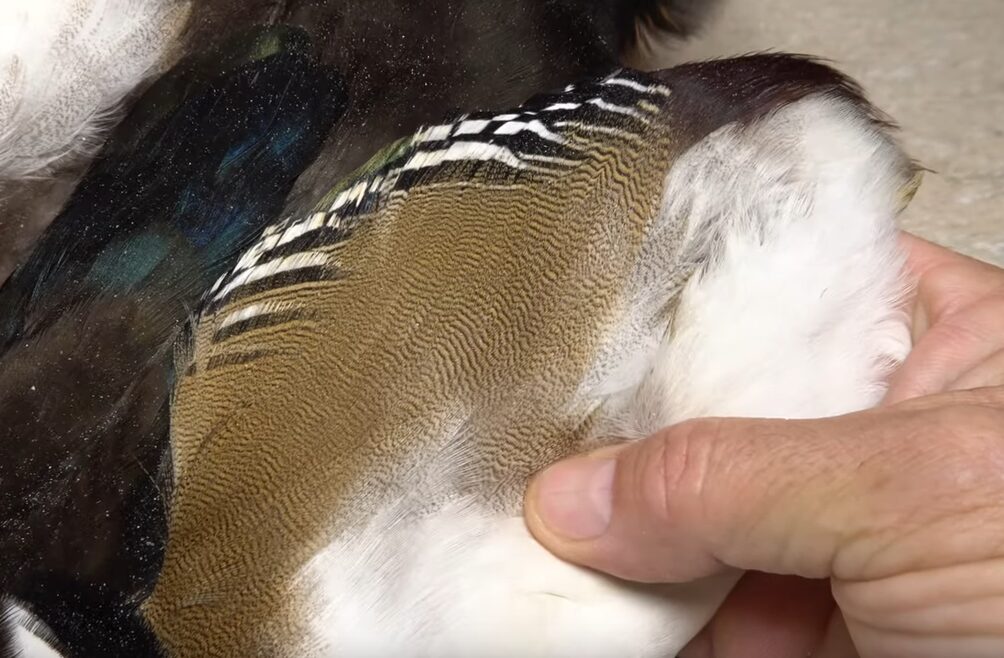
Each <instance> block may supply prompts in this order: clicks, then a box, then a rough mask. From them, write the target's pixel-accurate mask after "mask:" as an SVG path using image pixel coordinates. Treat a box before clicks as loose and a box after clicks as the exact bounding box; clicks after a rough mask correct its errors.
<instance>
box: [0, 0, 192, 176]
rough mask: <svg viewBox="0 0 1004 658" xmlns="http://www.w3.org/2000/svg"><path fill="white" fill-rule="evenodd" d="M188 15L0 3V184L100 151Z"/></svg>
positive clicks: (128, 5)
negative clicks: (121, 107) (119, 109)
mask: <svg viewBox="0 0 1004 658" xmlns="http://www.w3.org/2000/svg"><path fill="white" fill-rule="evenodd" d="M188 11H189V2H188V0H3V1H2V2H0V179H3V178H17V177H25V176H38V175H43V174H44V173H45V170H46V169H47V168H48V167H49V166H50V165H52V164H53V163H55V162H56V161H57V160H59V159H61V158H63V157H64V156H67V155H68V154H74V153H79V154H86V153H89V152H92V151H93V150H95V149H96V148H97V147H98V146H100V144H101V142H102V141H103V133H104V131H105V129H106V128H107V126H108V124H109V123H110V121H109V119H110V116H111V113H113V112H114V110H115V108H116V106H117V104H118V103H120V101H121V100H122V99H123V98H124V97H125V96H126V95H127V94H128V93H129V92H130V91H132V90H133V89H134V88H135V87H136V86H137V85H138V84H139V83H140V82H142V81H143V79H144V78H145V77H146V76H148V75H149V74H150V73H151V72H152V71H153V70H154V69H155V68H156V67H157V66H158V65H159V64H161V63H162V62H163V61H164V59H165V58H166V57H167V56H168V54H169V52H170V48H171V44H172V42H173V41H174V38H175V37H176V36H177V35H178V34H179V33H180V31H181V29H182V28H183V26H184V23H185V20H186V19H187V16H188Z"/></svg>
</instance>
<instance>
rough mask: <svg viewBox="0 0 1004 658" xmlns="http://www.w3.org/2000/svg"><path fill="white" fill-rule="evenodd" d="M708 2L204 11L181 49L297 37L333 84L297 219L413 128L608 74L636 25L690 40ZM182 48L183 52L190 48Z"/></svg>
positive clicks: (351, 2)
mask: <svg viewBox="0 0 1004 658" xmlns="http://www.w3.org/2000/svg"><path fill="white" fill-rule="evenodd" d="M717 4H718V2H717V0H499V1H494V2H493V1H486V0H407V1H405V0H379V1H374V0H257V1H253V2H247V1H245V0H212V1H210V2H207V3H205V4H204V5H202V6H201V7H199V8H198V9H197V15H196V16H195V17H194V18H193V21H192V24H191V25H190V28H189V31H188V34H187V36H186V37H185V38H186V42H187V43H188V44H198V43H202V42H204V41H205V40H206V39H209V38H212V36H213V35H215V34H218V33H219V32H220V31H221V30H226V29H228V28H229V26H232V25H234V24H241V23H242V22H246V21H261V20H274V21H280V22H286V23H289V24H292V25H297V26H300V27H303V28H304V29H305V30H307V31H308V32H310V33H311V34H312V35H313V36H314V37H315V42H316V43H317V44H318V46H317V47H318V52H319V55H320V56H321V57H322V58H323V59H324V60H325V61H328V62H331V63H333V64H334V65H335V66H336V68H337V69H338V70H339V71H342V72H344V74H345V76H346V78H347V82H348V85H349V97H350V106H349V109H348V111H347V112H346V115H345V117H344V118H343V120H342V121H341V122H340V123H339V126H338V128H337V129H336V130H335V131H333V132H332V134H331V136H330V137H329V138H328V140H327V143H326V144H325V145H324V148H323V151H322V154H321V156H320V157H319V158H318V159H317V161H316V162H315V163H314V164H313V165H312V166H311V167H310V168H309V169H308V170H307V171H306V172H305V173H304V175H303V176H302V177H301V178H300V179H299V180H298V181H297V184H296V187H295V188H294V192H293V195H292V197H291V199H290V203H289V204H288V205H287V208H286V214H299V213H303V212H307V211H308V210H309V209H310V207H311V206H312V205H313V203H314V201H316V199H318V198H319V197H320V196H322V195H323V194H324V193H325V192H327V190H328V188H329V187H330V184H331V181H333V180H339V179H340V178H342V177H343V176H346V175H348V174H350V173H351V172H352V171H354V170H355V169H356V168H357V167H359V166H360V165H362V164H363V163H364V162H366V160H368V159H369V157H370V155H372V153H373V152H374V151H375V150H377V149H378V148H380V147H381V146H383V145H384V144H388V143H390V142H391V141H393V140H395V139H399V138H401V137H404V136H406V135H409V134H411V133H413V132H414V131H415V130H417V129H418V128H419V127H421V126H423V125H428V124H431V123H436V122H439V121H442V120H445V119H447V118H448V117H449V116H451V115H455V114H457V113H461V112H473V111H477V110H485V109H489V108H497V107H511V106H515V105H517V104H519V103H520V102H522V101H523V100H524V99H526V98H527V97H528V96H531V95H532V94H534V93H538V92H541V91H544V90H547V89H555V88H559V87H563V86H564V85H565V84H567V83H568V82H570V81H572V80H574V79H577V78H580V77H583V76H589V75H594V74H599V73H601V72H604V71H607V70H609V69H610V68H612V67H614V66H616V65H617V64H618V63H619V61H620V60H621V58H622V56H623V55H625V54H626V53H627V52H628V51H629V50H630V49H631V48H632V47H633V46H634V44H635V42H636V36H637V31H638V25H639V24H645V25H649V26H650V27H651V28H653V29H654V30H656V31H657V32H658V33H660V34H662V35H664V36H669V37H675V38H683V37H687V36H690V35H692V34H694V33H695V32H696V31H697V30H698V28H699V27H700V26H701V25H702V24H703V20H704V18H705V17H706V16H707V15H708V14H709V13H710V10H711V9H712V8H713V7H715V6H716V5H717ZM189 47H191V46H189Z"/></svg>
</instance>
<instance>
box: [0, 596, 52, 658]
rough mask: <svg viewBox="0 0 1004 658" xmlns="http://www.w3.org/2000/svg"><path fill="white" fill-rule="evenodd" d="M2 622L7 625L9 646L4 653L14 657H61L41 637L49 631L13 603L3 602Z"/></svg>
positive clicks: (48, 633) (49, 633)
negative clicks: (9, 639)
mask: <svg viewBox="0 0 1004 658" xmlns="http://www.w3.org/2000/svg"><path fill="white" fill-rule="evenodd" d="M4 605H5V609H4V610H3V611H2V618H3V622H4V623H5V624H6V625H7V626H8V632H9V635H10V638H11V642H12V644H11V646H8V647H4V648H5V649H6V650H7V651H8V652H9V654H8V653H5V654H4V655H10V656H14V657H16V658H62V654H61V653H59V652H58V651H56V650H55V649H53V648H52V646H51V645H49V643H48V642H46V641H45V640H44V639H42V636H43V635H51V632H49V630H48V629H47V628H46V627H45V626H44V625H43V624H42V622H40V621H39V620H38V619H36V618H35V616H34V615H32V614H31V613H30V612H28V611H27V610H25V609H24V608H22V607H21V606H19V605H17V604H14V603H5V604H4Z"/></svg>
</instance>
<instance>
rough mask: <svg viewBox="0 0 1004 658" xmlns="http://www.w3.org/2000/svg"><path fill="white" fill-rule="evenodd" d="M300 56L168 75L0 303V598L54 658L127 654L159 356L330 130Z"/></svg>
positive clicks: (159, 445) (286, 39)
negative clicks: (67, 653)
mask: <svg viewBox="0 0 1004 658" xmlns="http://www.w3.org/2000/svg"><path fill="white" fill-rule="evenodd" d="M309 48H310V44H309V40H308V38H307V37H306V36H305V35H304V34H303V33H302V32H300V31H298V30H291V29H287V28H270V29H265V30H256V31H254V32H253V33H250V34H246V35H243V36H241V37H238V38H236V39H235V40H234V41H232V42H231V43H229V44H227V45H225V46H223V47H222V48H221V49H220V50H218V51H217V50H214V51H211V52H209V53H207V54H204V55H200V56H198V57H195V58H190V59H188V60H185V61H183V62H182V63H180V64H179V65H177V66H176V67H175V68H174V69H173V70H172V71H171V72H169V73H168V74H167V75H166V76H165V77H164V78H162V79H161V80H160V81H159V82H158V83H157V84H155V85H154V86H153V87H152V88H151V89H150V90H149V91H148V92H147V93H146V94H144V96H143V97H142V99H141V100H140V101H139V103H138V104H137V105H136V106H135V107H134V109H133V110H132V112H131V113H130V115H129V116H128V117H127V118H126V119H125V121H124V122H123V123H122V124H121V125H120V126H119V127H118V128H117V129H116V130H115V131H114V133H113V134H112V136H111V138H110V139H109V141H108V143H107V144H106V146H105V148H104V149H103V151H102V153H101V154H100V155H99V156H98V158H97V160H96V161H95V163H94V164H93V166H92V167H91V169H90V171H89V172H88V173H87V175H86V176H85V178H84V179H83V181H82V182H81V183H80V185H79V186H78V187H77V189H76V191H75V193H74V194H73V196H72V197H71V199H70V201H69V202H68V204H67V205H66V207H65V208H64V210H63V212H62V213H61V214H60V215H59V216H58V217H57V218H56V220H55V221H54V222H53V224H52V225H51V226H50V227H49V229H48V230H47V231H46V233H45V234H44V235H43V237H42V239H41V240H40V242H39V244H38V245H37V246H36V248H35V250H34V252H33V254H32V256H31V257H30V259H29V260H28V262H27V263H25V265H24V266H22V267H21V268H20V269H19V270H17V271H16V272H15V273H14V275H12V277H11V278H10V279H9V280H8V281H7V283H6V284H5V285H4V287H3V289H2V290H0V310H2V313H3V315H2V319H0V427H2V428H3V431H4V435H3V440H4V446H3V452H4V458H3V460H0V524H2V528H0V584H2V585H3V588H4V590H5V591H6V592H7V593H10V594H13V595H14V596H15V597H17V598H18V599H19V600H21V601H24V602H25V603H26V604H27V605H28V607H30V608H32V609H33V610H34V611H35V612H37V613H38V614H39V616H40V617H42V618H43V619H44V621H45V622H46V623H47V624H49V625H50V626H52V627H53V630H54V631H56V634H57V636H58V637H59V638H60V640H61V642H62V643H64V644H66V645H67V646H68V647H69V648H70V649H71V650H72V651H71V653H73V654H74V655H116V654H117V653H122V654H124V655H136V653H135V651H137V650H138V649H139V647H142V646H143V645H142V642H141V640H140V638H141V636H142V632H141V631H140V630H137V629H132V630H131V629H129V628H128V626H127V625H126V626H125V627H122V626H121V624H123V623H124V622H123V621H122V620H124V619H125V618H126V616H127V613H128V610H129V608H130V605H131V604H132V603H133V602H134V601H135V599H136V597H137V595H139V594H141V593H142V592H143V591H145V590H146V589H147V588H148V587H149V586H150V585H151V583H152V579H153V578H154V577H155V575H156V573H157V569H158V567H159V562H160V557H161V550H162V543H163V533H164V531H165V514H166V505H167V503H166V500H165V495H164V494H165V492H164V491H163V490H162V489H161V487H162V484H163V482H165V481H166V480H164V479H162V478H161V475H162V473H158V469H161V468H163V465H162V455H163V454H164V447H165V442H166V439H167V414H166V410H167V401H168V396H169V391H170V390H171V385H172V380H173V375H172V371H173V359H174V355H173V345H174V342H175V339H176V337H177V335H178V333H179V331H180V330H181V328H182V327H183V326H184V324H185V322H186V321H187V320H188V317H189V315H190V314H191V312H192V311H193V310H194V308H195V307H196V306H197V305H198V302H199V300H200V298H201V297H202V295H203V293H204V291H205V290H206V289H207V288H208V287H209V286H210V285H212V283H213V282H214V280H215V279H216V278H217V277H218V276H219V275H220V274H222V273H223V272H224V271H225V270H226V269H227V268H228V267H230V266H231V265H232V258H233V256H234V255H235V254H237V253H239V252H240V251H241V250H242V248H244V247H245V246H246V244H247V242H248V240H251V239H253V238H255V237H256V236H257V234H258V232H259V231H260V230H261V228H262V226H263V225H264V224H266V223H268V222H270V221H272V220H274V219H275V217H276V215H277V214H278V212H279V210H280V209H281V206H282V203H283V201H284V199H285V197H286V196H287V193H288V192H289V189H290V187H291V185H292V183H293V181H294V180H295V178H296V177H297V176H298V175H299V173H300V172H301V171H302V170H303V168H304V167H305V166H307V164H309V163H310V162H311V161H312V160H313V158H314V157H315V156H316V154H317V152H318V149H319V147H320V144H321V142H322V140H323V139H324V137H325V136H326V134H327V133H328V131H329V129H330V128H331V126H332V125H333V123H334V122H335V121H336V120H337V119H338V118H339V117H340V116H341V114H342V111H343V109H344V106H345V93H344V86H343V83H342V82H341V79H340V78H339V77H338V76H337V75H336V74H335V73H334V72H333V69H331V67H329V66H326V65H322V64H320V63H318V62H317V61H316V60H315V59H314V58H313V57H312V56H311V55H310V54H309ZM119 627H122V632H121V633H120V634H116V632H115V629H116V628H119ZM133 630H135V632H133ZM130 633H132V636H130ZM138 641H139V642H140V644H136V642H138ZM124 645H128V647H129V648H128V649H126V648H124Z"/></svg>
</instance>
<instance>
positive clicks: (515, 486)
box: [141, 54, 918, 658]
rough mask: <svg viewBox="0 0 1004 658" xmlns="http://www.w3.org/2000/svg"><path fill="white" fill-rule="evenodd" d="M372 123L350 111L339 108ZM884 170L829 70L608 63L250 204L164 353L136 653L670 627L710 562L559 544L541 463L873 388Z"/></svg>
mask: <svg viewBox="0 0 1004 658" xmlns="http://www.w3.org/2000/svg"><path fill="white" fill-rule="evenodd" d="M373 120H374V121H378V120H379V119H378V117H374V118H373ZM917 180H918V179H917V168H916V167H915V166H914V164H913V163H912V161H911V160H910V159H909V158H907V157H906V156H905V155H904V153H903V152H902V150H901V149H900V148H899V146H898V145H897V143H896V142H895V141H894V139H893V138H892V137H891V136H890V127H889V124H888V123H887V122H886V121H885V120H884V119H883V118H882V116H881V115H880V114H879V113H878V112H877V111H876V110H875V109H874V108H872V106H870V105H869V104H868V102H867V101H866V100H865V99H864V97H863V96H862V93H861V91H860V89H859V88H858V87H857V86H856V85H855V84H854V83H853V82H852V81H850V80H848V79H847V78H846V77H844V76H842V75H841V74H840V73H838V72H836V71H834V70H833V69H831V68H829V67H827V66H825V65H823V64H820V63H818V62H815V61H813V60H810V59H806V58H802V57H795V56H788V55H780V54H778V55H755V56H748V57H742V58H737V59H728V60H720V61H712V62H706V63H698V64H691V65H684V66H680V67H676V68H672V69H668V70H663V71H658V72H654V73H648V74H647V73H641V72H638V71H632V70H624V69H614V70H612V71H608V72H606V73H605V74H602V75H598V76H591V77H587V78H585V79H583V80H580V81H577V82H574V83H572V84H569V85H568V86H565V87H562V88H559V89H558V90H557V91H555V92H553V93H546V94H543V95H537V96H533V97H532V98H531V99H530V100H528V101H526V102H525V103H523V104H522V105H520V106H518V107H516V108H514V109H512V108H505V107H502V108H500V109H498V110H497V111H490V112H475V113H470V114H464V115H461V116H460V117H459V118H456V119H454V120H451V121H446V122H442V123H436V124H432V125H429V126H427V127H424V128H422V129H420V130H419V131H417V132H416V133H414V134H413V135H412V136H410V137H408V138H405V139H403V140H400V141H397V142H394V143H392V144H391V145H389V146H388V147H387V148H385V149H384V150H382V151H381V152H380V153H379V154H378V155H376V156H375V157H374V158H373V159H372V160H370V161H369V163H368V164H366V165H365V166H364V167H362V168H361V169H360V170H359V171H357V172H356V173H355V174H354V175H353V176H350V177H348V178H347V179H345V180H344V181H343V182H341V183H339V184H337V185H336V186H335V187H334V188H333V189H330V191H329V192H328V193H327V194H325V195H323V196H322V197H321V198H319V199H318V200H316V201H315V205H314V207H313V208H312V209H310V210H309V211H307V212H304V213H302V214H299V215H295V216H291V217H288V218H285V219H283V220H282V221H278V222H276V223H274V224H273V225H271V226H269V227H268V228H267V229H265V230H264V232H263V233H262V234H261V236H260V237H259V239H258V240H257V242H256V243H255V244H254V245H253V246H251V247H250V248H249V249H248V250H247V251H245V252H244V253H243V255H242V256H241V257H240V259H239V261H238V262H237V264H236V265H235V266H234V267H233V268H232V269H231V270H230V271H229V272H228V273H227V274H226V275H224V276H223V277H221V278H220V279H219V280H218V281H217V282H216V283H215V284H214V285H213V286H212V288H211V289H210V291H209V293H208V295H207V297H206V298H205V301H204V305H203V308H202V309H201V311H200V313H199V316H198V318H197V320H196V321H195V325H194V330H193V332H192V334H191V337H190V340H189V341H188V342H186V343H184V344H182V345H181V347H180V348H179V350H180V355H179V362H180V363H181V364H183V366H181V367H180V371H179V380H178V383H177V388H176V390H175V397H174V402H173V404H172V407H171V451H172V464H173V471H172V484H171V490H172V496H171V498H170V524H169V533H168V545H167V553H166V557H165V560H164V565H163V569H162V571H161V574H160V577H159V579H158V582H157V584H156V587H155V589H154V591H153V594H152V595H151V596H150V597H149V598H148V599H147V600H146V601H145V602H144V603H143V605H142V606H141V614H142V617H143V619H144V620H145V622H147V623H148V624H149V628H150V629H151V634H152V636H153V637H154V638H155V642H156V643H157V644H158V645H159V649H160V650H161V651H163V652H164V653H165V655H168V656H172V657H178V658H187V657H201V656H251V655H255V656H275V657H285V656H290V657H293V656H296V657H314V656H317V657H329V656H339V657H343V656H344V657H357V656H437V657H461V656H475V655H476V656H499V657H502V656H568V657H573V656H574V657H577V658H578V657H582V656H596V657H601V656H635V657H649V656H651V657H657V656H659V657H661V656H671V655H675V652H676V651H677V650H679V648H680V647H681V646H682V645H683V644H684V643H685V642H687V641H688V640H689V639H690V638H691V637H692V636H693V635H694V634H695V633H696V632H697V631H698V630H699V628H700V627H701V626H702V625H703V624H704V623H705V622H706V620H707V619H708V618H709V616H710V615H711V614H712V612H713V610H714V609H715V607H716V606H717V605H718V604H719V603H720V602H721V600H722V599H723V597H724V596H725V594H726V592H727V591H728V589H729V588H730V587H731V585H732V584H733V583H734V581H735V579H736V577H737V574H727V575H724V576H721V577H716V578H712V579H709V580H705V581H702V582H697V583H692V584H689V585H673V586H655V585H653V586H643V585H638V584H628V583H624V582H620V581H617V580H614V579H610V578H607V577H603V576H600V575H598V574H596V573H594V572H591V571H589V570H584V569H580V568H578V567H575V566H573V565H570V564H567V563H564V562H562V561H560V560H558V559H557V558H555V557H554V556H552V555H551V554H549V553H547V552H546V551H545V550H544V549H543V548H541V547H540V546H539V545H538V544H537V543H536V542H535V541H534V540H533V539H532V537H531V536H530V535H529V534H528V532H527V530H526V528H525V526H524V525H523V522H522V518H521V516H520V511H521V497H522V492H523V490H524V487H525V484H526V481H527V478H528V477H529V476H530V475H531V474H532V473H534V472H536V471H538V470H539V469H541V468H543V467H544V466H546V465H547V464H549V463H551V462H552V461H554V460H557V459H559V458H562V457H565V456H567V455H569V454H572V453H574V452H576V451H580V450H584V449H587V448H592V447H597V446H601V445H604V444H606V443H608V442H610V441H612V440H631V439H633V438H637V437H640V436H644V435H646V434H647V433H649V432H652V431H654V430H656V429H658V428H661V427H663V426H665V425H667V424H670V423H674V422H677V421H681V420H684V419H686V418H691V417H695V416H713V415H722V416H729V415H753V416H768V417H789V418H795V417H816V416H828V415H833V414H840V413H844V412H850V411H852V410H856V409H861V408H865V407H868V406H870V405H873V404H875V403H876V402H877V401H878V400H879V399H880V397H881V395H882V392H883V381H884V378H885V376H886V375H887V374H888V372H889V370H890V369H891V368H892V367H893V366H894V364H896V363H897V362H898V361H900V360H901V359H902V358H904V356H905V354H906V352H907V351H908V350H909V345H910V337H909V332H908V330H907V326H906V323H905V319H904V318H903V317H902V314H901V313H900V311H899V310H898V307H897V303H898V300H899V298H900V295H901V294H902V293H903V291H904V277H903V274H902V260H903V259H902V255H901V254H900V252H899V251H898V247H897V242H896V230H895V217H896V215H897V214H898V212H899V211H900V210H901V209H902V207H903V206H904V205H905V202H906V201H907V200H908V198H909V197H910V196H911V194H912V191H913V190H914V189H915V188H916V184H917Z"/></svg>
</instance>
